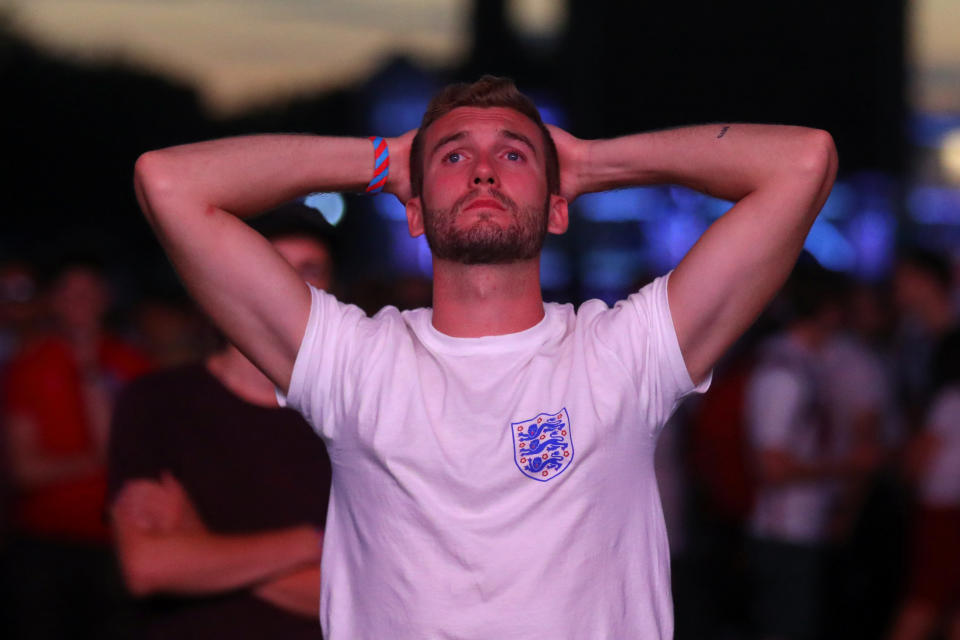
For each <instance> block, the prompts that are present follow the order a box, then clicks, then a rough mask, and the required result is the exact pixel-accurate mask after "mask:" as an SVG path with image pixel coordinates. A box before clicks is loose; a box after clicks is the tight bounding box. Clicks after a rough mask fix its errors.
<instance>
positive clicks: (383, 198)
mask: <svg viewBox="0 0 960 640" xmlns="http://www.w3.org/2000/svg"><path fill="white" fill-rule="evenodd" d="M373 208H374V210H375V211H376V212H377V213H378V214H379V215H380V217H381V218H384V219H385V220H392V221H394V222H396V221H400V220H403V221H404V222H406V220H407V209H406V207H404V206H403V204H402V203H401V202H400V200H399V199H398V198H397V197H396V196H395V195H393V194H392V193H378V194H377V195H375V196H373Z"/></svg>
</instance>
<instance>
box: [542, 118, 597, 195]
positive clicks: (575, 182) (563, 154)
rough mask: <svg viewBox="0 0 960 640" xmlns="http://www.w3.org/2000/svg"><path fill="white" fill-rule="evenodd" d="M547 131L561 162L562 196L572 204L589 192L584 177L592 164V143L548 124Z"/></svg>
mask: <svg viewBox="0 0 960 640" xmlns="http://www.w3.org/2000/svg"><path fill="white" fill-rule="evenodd" d="M547 129H548V130H549V131H550V137H551V138H553V143H554V144H555V145H556V147H557V155H558V156H559V160H560V195H561V196H563V198H564V199H566V201H567V204H570V203H572V202H573V201H574V200H575V199H576V198H577V196H579V195H582V194H584V193H587V192H588V191H589V189H588V188H587V187H586V185H585V184H584V182H583V176H584V173H585V171H586V168H587V167H588V166H589V163H590V141H589V140H581V139H580V138H577V137H574V136H572V135H570V134H569V133H567V132H566V131H564V130H563V129H561V128H560V127H555V126H553V125H549V124H548V125H547Z"/></svg>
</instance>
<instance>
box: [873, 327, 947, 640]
mask: <svg viewBox="0 0 960 640" xmlns="http://www.w3.org/2000/svg"><path fill="white" fill-rule="evenodd" d="M932 370H933V371H932V375H931V377H932V379H933V383H934V386H933V396H932V402H931V404H930V410H929V411H928V412H927V417H926V420H925V421H924V426H923V429H922V430H921V431H920V432H919V433H917V434H916V435H915V436H914V438H913V440H912V441H911V442H910V445H909V448H908V452H907V457H906V463H907V464H906V466H907V471H908V473H909V476H910V478H911V479H912V480H913V482H914V484H915V493H916V503H917V506H916V513H915V516H914V518H913V531H912V539H913V542H912V553H911V564H910V579H909V582H908V587H907V591H906V596H905V598H904V602H903V605H902V606H901V608H900V612H899V614H898V616H897V620H896V623H895V625H894V627H893V630H892V632H891V634H890V636H889V637H890V640H927V639H929V638H932V637H937V636H935V635H934V633H935V632H937V631H938V629H942V631H943V633H942V637H944V638H946V639H948V640H960V331H956V330H954V331H953V332H951V333H950V334H948V335H947V336H945V337H944V338H943V339H942V340H941V342H940V345H939V347H938V349H937V352H936V353H935V354H934V356H933V367H932Z"/></svg>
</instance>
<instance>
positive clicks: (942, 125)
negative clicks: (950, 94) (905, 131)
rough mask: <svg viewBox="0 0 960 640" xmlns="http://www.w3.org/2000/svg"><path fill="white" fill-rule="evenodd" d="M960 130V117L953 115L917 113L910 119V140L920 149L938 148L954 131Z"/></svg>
mask: <svg viewBox="0 0 960 640" xmlns="http://www.w3.org/2000/svg"><path fill="white" fill-rule="evenodd" d="M957 128H960V115H956V114H951V113H922V112H921V113H916V114H914V116H913V117H912V118H911V119H910V124H909V131H910V139H911V140H912V141H913V143H914V144H915V145H917V146H920V147H930V148H937V147H939V146H940V145H941V144H942V143H943V139H944V137H946V135H947V134H948V133H949V132H950V131H951V130H953V129H957Z"/></svg>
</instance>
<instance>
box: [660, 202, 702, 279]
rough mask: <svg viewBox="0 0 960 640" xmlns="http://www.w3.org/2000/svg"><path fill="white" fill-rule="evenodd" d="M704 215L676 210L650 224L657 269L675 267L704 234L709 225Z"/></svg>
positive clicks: (664, 269)
mask: <svg viewBox="0 0 960 640" xmlns="http://www.w3.org/2000/svg"><path fill="white" fill-rule="evenodd" d="M708 224H709V223H708V221H707V220H705V219H704V218H703V217H701V216H699V215H697V214H694V213H689V212H686V211H674V212H672V213H671V214H670V215H669V216H667V217H665V218H663V219H662V220H659V221H657V222H654V223H651V224H650V225H648V231H649V236H648V237H649V238H650V240H649V244H650V248H651V252H650V255H651V261H652V262H653V264H652V265H651V266H652V267H653V268H654V270H655V271H657V272H663V271H667V270H669V269H672V268H674V267H675V266H677V264H678V263H679V262H680V260H682V259H683V256H685V255H687V251H689V250H690V248H691V247H692V246H693V245H694V243H695V242H696V241H697V239H698V238H699V237H700V236H701V235H703V232H704V231H706V229H707V226H708Z"/></svg>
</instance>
